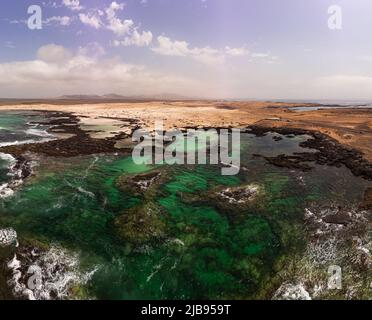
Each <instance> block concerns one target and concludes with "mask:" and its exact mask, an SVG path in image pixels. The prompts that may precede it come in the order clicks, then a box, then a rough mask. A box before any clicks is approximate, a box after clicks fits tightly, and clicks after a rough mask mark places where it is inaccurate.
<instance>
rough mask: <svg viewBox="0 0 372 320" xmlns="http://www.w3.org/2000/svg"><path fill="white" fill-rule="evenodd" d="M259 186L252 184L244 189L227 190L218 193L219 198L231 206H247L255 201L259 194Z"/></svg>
mask: <svg viewBox="0 0 372 320" xmlns="http://www.w3.org/2000/svg"><path fill="white" fill-rule="evenodd" d="M260 190H261V188H260V186H259V185H255V184H250V185H248V186H243V187H235V188H227V189H224V190H222V191H220V192H218V193H217V197H219V198H220V199H224V200H227V201H228V202H229V203H230V204H245V203H247V202H250V201H253V200H254V199H255V198H256V197H257V195H258V194H259V192H260Z"/></svg>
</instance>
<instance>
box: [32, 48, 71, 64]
mask: <svg viewBox="0 0 372 320" xmlns="http://www.w3.org/2000/svg"><path fill="white" fill-rule="evenodd" d="M71 57H72V54H71V52H70V51H69V50H67V49H66V48H65V47H63V46H59V45H56V44H48V45H45V46H42V47H40V48H39V50H38V51H37V58H38V59H39V60H41V61H44V62H50V63H60V62H64V61H66V60H68V59H70V58H71Z"/></svg>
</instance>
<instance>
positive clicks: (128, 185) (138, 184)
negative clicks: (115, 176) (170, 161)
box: [118, 170, 165, 196]
mask: <svg viewBox="0 0 372 320" xmlns="http://www.w3.org/2000/svg"><path fill="white" fill-rule="evenodd" d="M164 178H165V176H164V175H163V174H162V172H160V171H158V170H155V171H151V172H147V173H142V174H137V175H131V176H127V175H124V176H122V177H120V178H119V181H118V186H119V188H120V189H121V190H123V191H125V192H130V193H132V194H133V195H135V196H142V195H144V194H145V193H146V192H147V191H149V189H151V188H152V187H154V186H157V185H158V184H159V183H162V182H163V181H164Z"/></svg>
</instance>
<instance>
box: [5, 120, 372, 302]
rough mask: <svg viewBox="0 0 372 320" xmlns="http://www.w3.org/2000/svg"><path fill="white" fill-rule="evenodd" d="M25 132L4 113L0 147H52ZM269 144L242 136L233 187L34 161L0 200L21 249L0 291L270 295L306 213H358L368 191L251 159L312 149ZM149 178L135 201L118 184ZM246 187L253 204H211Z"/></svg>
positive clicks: (214, 178) (347, 179)
mask: <svg viewBox="0 0 372 320" xmlns="http://www.w3.org/2000/svg"><path fill="white" fill-rule="evenodd" d="M34 117H37V115H35V114H33V115H32V117H31V118H34ZM29 122H30V116H29V115H25V114H22V113H16V114H14V113H13V114H12V113H6V114H3V113H1V115H0V127H2V128H3V129H1V130H2V131H3V132H2V131H0V144H1V143H13V142H14V143H15V142H16V141H18V143H22V142H23V143H24V142H28V141H29V140H36V141H38V142H42V141H43V139H50V137H49V136H48V135H47V136H45V135H43V134H40V132H42V131H45V128H34V127H33V126H32V125H30V124H29ZM30 129H32V130H34V129H36V130H40V131H37V133H38V134H35V132H34V131H31V132H30ZM13 133H15V134H13ZM275 135H276V134H268V135H267V136H265V137H255V136H253V135H250V134H243V136H242V145H241V152H242V156H241V159H242V170H241V172H240V173H239V175H237V176H230V177H228V176H221V170H220V168H218V167H217V166H211V165H207V166H171V167H169V166H158V167H152V166H148V165H142V166H138V165H135V164H134V163H133V162H132V159H131V157H124V156H120V155H114V154H104V155H91V156H81V157H74V158H69V159H65V158H64V159H60V158H46V157H38V158H37V159H36V160H35V161H36V162H37V164H36V165H35V167H34V168H33V171H34V174H33V175H32V177H30V178H28V179H27V180H26V181H23V183H22V184H21V185H19V186H17V188H16V189H15V190H14V194H12V195H11V196H8V197H3V198H1V199H0V230H5V229H12V230H15V231H16V233H17V237H18V242H19V247H17V248H11V249H10V248H5V249H4V248H3V249H1V246H0V263H2V264H3V265H5V266H8V270H9V273H7V274H2V275H0V288H2V290H5V287H7V288H8V289H9V290H10V291H11V292H12V294H18V295H21V296H22V297H23V298H33V299H54V298H59V299H70V298H93V299H114V300H117V299H223V298H232V299H236V298H243V299H248V298H260V297H261V298H262V297H265V298H267V297H270V295H272V293H273V290H274V291H275V289H276V288H277V285H278V281H279V280H278V279H277V278H276V275H277V273H278V269H277V268H278V262H279V261H281V260H282V259H289V258H288V257H289V256H293V255H296V254H300V255H301V254H302V253H303V252H304V250H305V247H306V236H305V231H304V220H303V219H304V213H305V212H306V208H308V207H309V206H315V207H317V206H322V205H326V204H330V203H334V204H337V205H355V206H357V205H358V203H359V202H360V201H361V199H362V196H363V192H364V190H365V188H366V187H368V186H369V185H370V184H369V182H366V181H364V180H363V179H360V178H356V177H354V176H353V175H352V174H351V173H350V171H349V170H348V169H346V168H344V167H340V168H335V167H326V166H317V165H314V170H312V171H310V172H306V173H303V172H300V171H296V170H289V169H285V168H278V167H275V166H272V165H270V164H268V163H267V162H266V161H265V160H264V159H263V158H259V157H254V156H253V155H254V154H261V155H264V156H275V155H280V154H292V153H295V152H301V151H309V150H304V149H303V148H301V147H300V146H299V143H300V142H302V141H304V140H306V139H308V138H309V137H308V136H297V137H295V138H289V137H284V136H283V137H282V138H283V140H281V141H274V139H273V137H274V136H275ZM11 162H12V159H10V158H7V156H5V155H3V156H2V157H0V185H1V184H5V183H9V181H10V180H11V179H12V177H11V175H10V176H9V174H11ZM154 170H155V171H159V172H160V173H161V174H162V176H163V177H164V180H162V181H161V182H160V183H159V184H158V185H156V187H155V188H152V189H150V190H149V191H147V192H145V193H144V194H138V192H135V190H131V189H130V188H125V187H124V188H123V186H122V185H120V183H119V182H120V180H122V179H124V181H125V179H126V178H128V177H131V176H134V175H138V174H144V173H149V172H152V171H154ZM251 184H254V185H258V186H259V188H260V190H262V196H259V197H258V198H257V199H256V200H255V201H253V202H252V204H250V205H248V206H239V205H226V206H225V204H224V203H220V204H218V203H216V198H215V194H216V192H218V191H220V190H223V189H226V188H232V189H233V188H236V187H239V186H246V185H251ZM4 250H5V251H4ZM25 270H27V272H26V271H25ZM0 274H1V273H0ZM37 275H39V276H40V279H41V281H40V283H37V282H36V288H35V286H34V287H33V286H31V289H30V288H29V280H30V278H31V277H32V276H37ZM1 292H2V291H1V290H0V294H1Z"/></svg>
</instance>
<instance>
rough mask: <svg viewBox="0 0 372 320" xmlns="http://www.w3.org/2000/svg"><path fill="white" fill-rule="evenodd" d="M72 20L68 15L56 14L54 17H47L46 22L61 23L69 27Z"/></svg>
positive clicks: (49, 23)
mask: <svg viewBox="0 0 372 320" xmlns="http://www.w3.org/2000/svg"><path fill="white" fill-rule="evenodd" d="M71 22H72V18H71V17H68V16H63V17H61V16H54V17H50V18H47V19H46V20H45V21H44V23H45V24H46V25H53V24H55V25H61V26H64V27H67V26H69V25H70V24H71Z"/></svg>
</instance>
